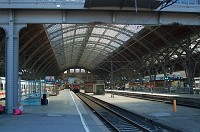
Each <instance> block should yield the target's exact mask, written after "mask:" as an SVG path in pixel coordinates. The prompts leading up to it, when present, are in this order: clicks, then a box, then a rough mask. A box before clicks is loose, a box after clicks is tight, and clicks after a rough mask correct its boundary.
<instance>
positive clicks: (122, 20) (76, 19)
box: [0, 9, 200, 25]
mask: <svg viewBox="0 0 200 132" xmlns="http://www.w3.org/2000/svg"><path fill="white" fill-rule="evenodd" d="M14 12H15V16H14V19H15V23H16V24H27V23H41V24H43V23H49V24H51V23H54V24H55V23H91V22H102V23H110V24H112V23H115V24H135V25H174V24H180V25H200V21H199V13H195V12H187V10H186V11H185V12H178V11H174V12H157V11H152V12H148V11H140V12H133V11H122V10H118V11H116V10H110V11H109V10H85V9H84V10H59V9H57V10H50V9H49V10H39V9H38V10H31V9H18V10H17V9H16V10H14ZM46 14H48V15H46ZM0 17H1V18H5V19H0V24H4V23H8V18H9V17H8V11H7V10H1V12H0ZM52 18H54V19H52Z"/></svg>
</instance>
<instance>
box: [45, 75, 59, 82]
mask: <svg viewBox="0 0 200 132" xmlns="http://www.w3.org/2000/svg"><path fill="white" fill-rule="evenodd" d="M45 81H46V82H55V81H56V80H55V77H54V76H46V77H45Z"/></svg>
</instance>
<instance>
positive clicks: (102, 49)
mask: <svg viewBox="0 0 200 132" xmlns="http://www.w3.org/2000/svg"><path fill="white" fill-rule="evenodd" d="M44 26H45V28H46V31H47V34H48V37H49V39H50V42H51V45H52V47H53V49H54V53H55V56H56V59H57V60H58V62H59V64H60V66H61V69H63V70H64V69H68V68H70V67H85V68H87V69H93V68H94V67H96V66H97V65H98V64H99V63H101V62H102V61H103V60H104V59H105V58H106V57H108V56H109V55H110V54H111V53H112V52H113V51H115V50H116V49H117V48H118V47H120V46H122V45H123V44H124V43H125V42H126V41H127V40H129V39H130V38H131V37H133V36H134V35H135V34H136V33H137V32H139V31H140V30H141V29H142V28H143V26H141V25H107V24H96V23H91V24H55V25H48V24H46V25H44Z"/></svg>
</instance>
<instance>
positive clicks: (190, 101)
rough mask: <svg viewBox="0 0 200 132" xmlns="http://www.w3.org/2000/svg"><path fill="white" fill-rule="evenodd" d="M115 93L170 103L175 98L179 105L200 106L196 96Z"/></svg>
mask: <svg viewBox="0 0 200 132" xmlns="http://www.w3.org/2000/svg"><path fill="white" fill-rule="evenodd" d="M112 92H114V91H112ZM106 93H111V91H106ZM114 94H115V95H119V96H126V97H131V98H138V99H144V100H150V101H158V102H164V103H169V104H173V100H176V104H177V105H181V106H187V107H192V108H200V99H194V98H184V97H171V96H159V95H152V94H150V95H149V94H137V93H127V92H114Z"/></svg>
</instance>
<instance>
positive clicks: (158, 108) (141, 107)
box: [88, 91, 200, 132]
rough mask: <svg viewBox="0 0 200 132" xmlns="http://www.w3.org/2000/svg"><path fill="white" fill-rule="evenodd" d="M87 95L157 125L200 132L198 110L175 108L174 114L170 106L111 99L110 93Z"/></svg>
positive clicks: (121, 97) (127, 98) (135, 100)
mask: <svg viewBox="0 0 200 132" xmlns="http://www.w3.org/2000/svg"><path fill="white" fill-rule="evenodd" d="M124 92H126V91H124ZM88 94H90V95H92V96H94V97H96V98H98V99H101V100H103V101H106V102H108V103H111V104H114V105H116V106H119V107H122V108H125V109H127V110H129V111H133V112H135V113H137V114H139V115H142V116H146V117H147V118H149V119H152V120H154V121H157V122H159V123H163V124H166V125H169V126H171V127H174V128H177V129H179V130H181V131H183V132H199V131H200V125H199V122H200V109H196V108H189V107H184V106H177V111H176V112H174V111H173V105H172V104H166V103H162V102H154V101H148V100H142V99H136V98H130V97H124V96H118V95H114V97H112V98H111V94H110V93H106V94H105V95H93V94H92V93H88ZM141 94H142V93H141ZM143 94H144V93H143ZM163 96H164V94H163ZM173 96H178V95H173ZM182 96H184V95H182ZM186 96H188V95H186ZM190 97H191V96H190ZM195 98H198V96H195Z"/></svg>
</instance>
